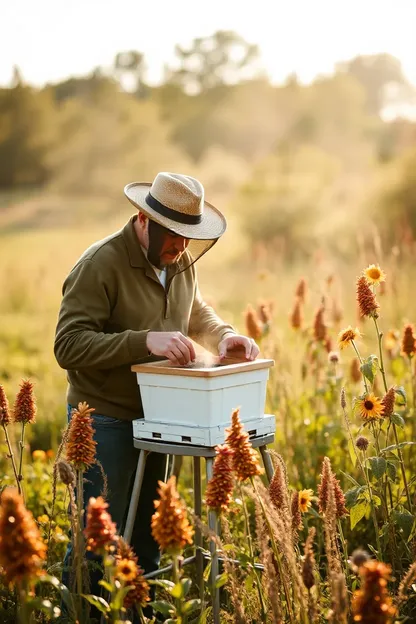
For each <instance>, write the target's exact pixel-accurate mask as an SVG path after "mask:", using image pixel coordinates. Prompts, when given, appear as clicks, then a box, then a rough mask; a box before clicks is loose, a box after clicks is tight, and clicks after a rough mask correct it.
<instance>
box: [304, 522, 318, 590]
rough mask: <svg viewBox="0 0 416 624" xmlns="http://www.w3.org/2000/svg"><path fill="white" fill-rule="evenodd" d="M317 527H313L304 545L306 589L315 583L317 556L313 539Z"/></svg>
mask: <svg viewBox="0 0 416 624" xmlns="http://www.w3.org/2000/svg"><path fill="white" fill-rule="evenodd" d="M315 533H316V529H315V527H311V528H310V529H309V532H308V537H307V539H306V542H305V547H304V551H303V552H304V555H305V556H304V559H303V564H302V580H303V584H304V585H305V587H306V589H308V590H309V589H311V588H312V587H313V586H314V585H315V556H314V553H313V540H314V537H315Z"/></svg>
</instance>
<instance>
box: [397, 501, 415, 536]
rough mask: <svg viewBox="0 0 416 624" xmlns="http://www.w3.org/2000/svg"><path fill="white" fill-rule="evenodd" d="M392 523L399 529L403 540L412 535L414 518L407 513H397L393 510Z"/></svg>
mask: <svg viewBox="0 0 416 624" xmlns="http://www.w3.org/2000/svg"><path fill="white" fill-rule="evenodd" d="M391 517H392V519H393V522H394V523H395V524H396V525H397V526H398V527H399V529H400V531H401V532H402V534H403V537H404V539H405V540H407V539H408V538H409V535H410V534H411V533H412V529H413V525H414V522H415V516H413V515H412V514H411V513H409V512H405V511H397V509H395V510H394V511H393V513H392V514H391Z"/></svg>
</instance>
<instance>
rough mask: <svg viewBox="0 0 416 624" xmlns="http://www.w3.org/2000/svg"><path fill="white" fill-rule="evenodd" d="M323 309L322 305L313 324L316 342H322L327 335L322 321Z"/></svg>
mask: <svg viewBox="0 0 416 624" xmlns="http://www.w3.org/2000/svg"><path fill="white" fill-rule="evenodd" d="M324 314H325V308H324V306H323V305H322V306H321V307H320V308H319V309H318V311H317V313H316V315H315V319H314V322H313V335H314V338H315V340H316V341H318V342H320V341H324V340H325V338H326V333H327V326H326V324H325V320H324Z"/></svg>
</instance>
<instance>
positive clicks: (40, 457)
mask: <svg viewBox="0 0 416 624" xmlns="http://www.w3.org/2000/svg"><path fill="white" fill-rule="evenodd" d="M32 459H33V461H41V462H44V461H45V460H46V453H45V451H41V450H40V449H38V450H36V451H33V453H32Z"/></svg>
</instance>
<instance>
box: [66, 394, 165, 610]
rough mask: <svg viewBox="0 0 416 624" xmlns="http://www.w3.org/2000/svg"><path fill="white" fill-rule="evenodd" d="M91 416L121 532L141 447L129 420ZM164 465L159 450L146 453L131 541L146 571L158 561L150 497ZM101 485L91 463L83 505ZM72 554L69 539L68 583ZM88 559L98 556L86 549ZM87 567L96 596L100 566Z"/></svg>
mask: <svg viewBox="0 0 416 624" xmlns="http://www.w3.org/2000/svg"><path fill="white" fill-rule="evenodd" d="M71 410H72V407H71V406H68V419H70V417H71ZM91 417H92V419H93V428H94V429H95V433H94V439H95V440H96V442H97V446H96V458H97V460H98V461H99V462H100V463H101V465H102V467H103V469H104V473H105V475H106V477H107V481H108V486H107V487H108V495H107V499H106V500H107V503H108V505H109V508H108V511H109V513H110V514H111V517H112V519H113V522H115V523H116V526H117V532H118V534H119V535H122V533H123V531H124V525H125V522H126V519H127V512H128V507H129V503H130V498H131V492H132V487H133V482H134V477H135V472H136V468H137V462H138V459H139V454H140V451H139V450H137V449H135V448H134V446H133V426H132V423H131V422H129V421H124V420H119V419H118V418H112V417H109V416H103V415H101V414H94V413H92V414H91ZM166 465H167V456H166V455H162V454H160V453H149V454H148V456H147V459H146V469H145V473H144V478H143V484H142V488H141V491H140V500H139V505H138V508H137V514H136V520H135V523H134V528H133V533H132V537H131V542H130V545H131V546H132V548H133V549H134V552H135V553H136V555H137V557H138V559H139V564H140V566H141V567H142V568H143V569H144V571H145V573H149V572H153V571H154V570H157V568H158V566H159V561H160V551H159V546H158V545H157V543H156V542H155V541H154V539H153V537H152V533H151V528H150V522H151V517H152V515H153V513H154V511H155V508H154V504H153V501H154V500H155V499H156V498H158V495H157V483H158V481H159V480H160V481H164V480H165V476H166ZM103 485H104V484H103V477H102V474H101V470H100V469H99V467H98V466H97V465H94V466H92V467H91V468H89V469H88V470H87V471H86V472H85V474H84V503H85V508H86V507H87V505H88V501H89V499H90V497H92V496H93V497H95V498H96V497H97V496H100V495H101V493H102V489H103ZM71 554H72V544H71V542H69V546H68V549H67V552H66V555H65V559H64V571H63V574H62V582H63V583H64V584H65V585H67V586H69V582H70V579H69V570H70V560H71ZM87 559H89V560H92V561H95V562H97V563H98V564H99V563H100V561H101V559H100V558H99V557H97V556H95V555H93V554H92V553H89V552H88V553H87ZM89 567H90V568H91V570H90V593H91V594H94V595H96V596H99V595H100V594H101V591H102V588H101V586H100V585H98V581H99V580H100V579H101V578H102V569H101V566H100V565H97V564H95V565H93V566H89ZM152 599H153V596H152ZM92 611H93V610H92ZM94 611H95V609H94ZM91 616H92V617H96V618H98V619H99V615H98V612H97V613H92V612H91Z"/></svg>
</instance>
